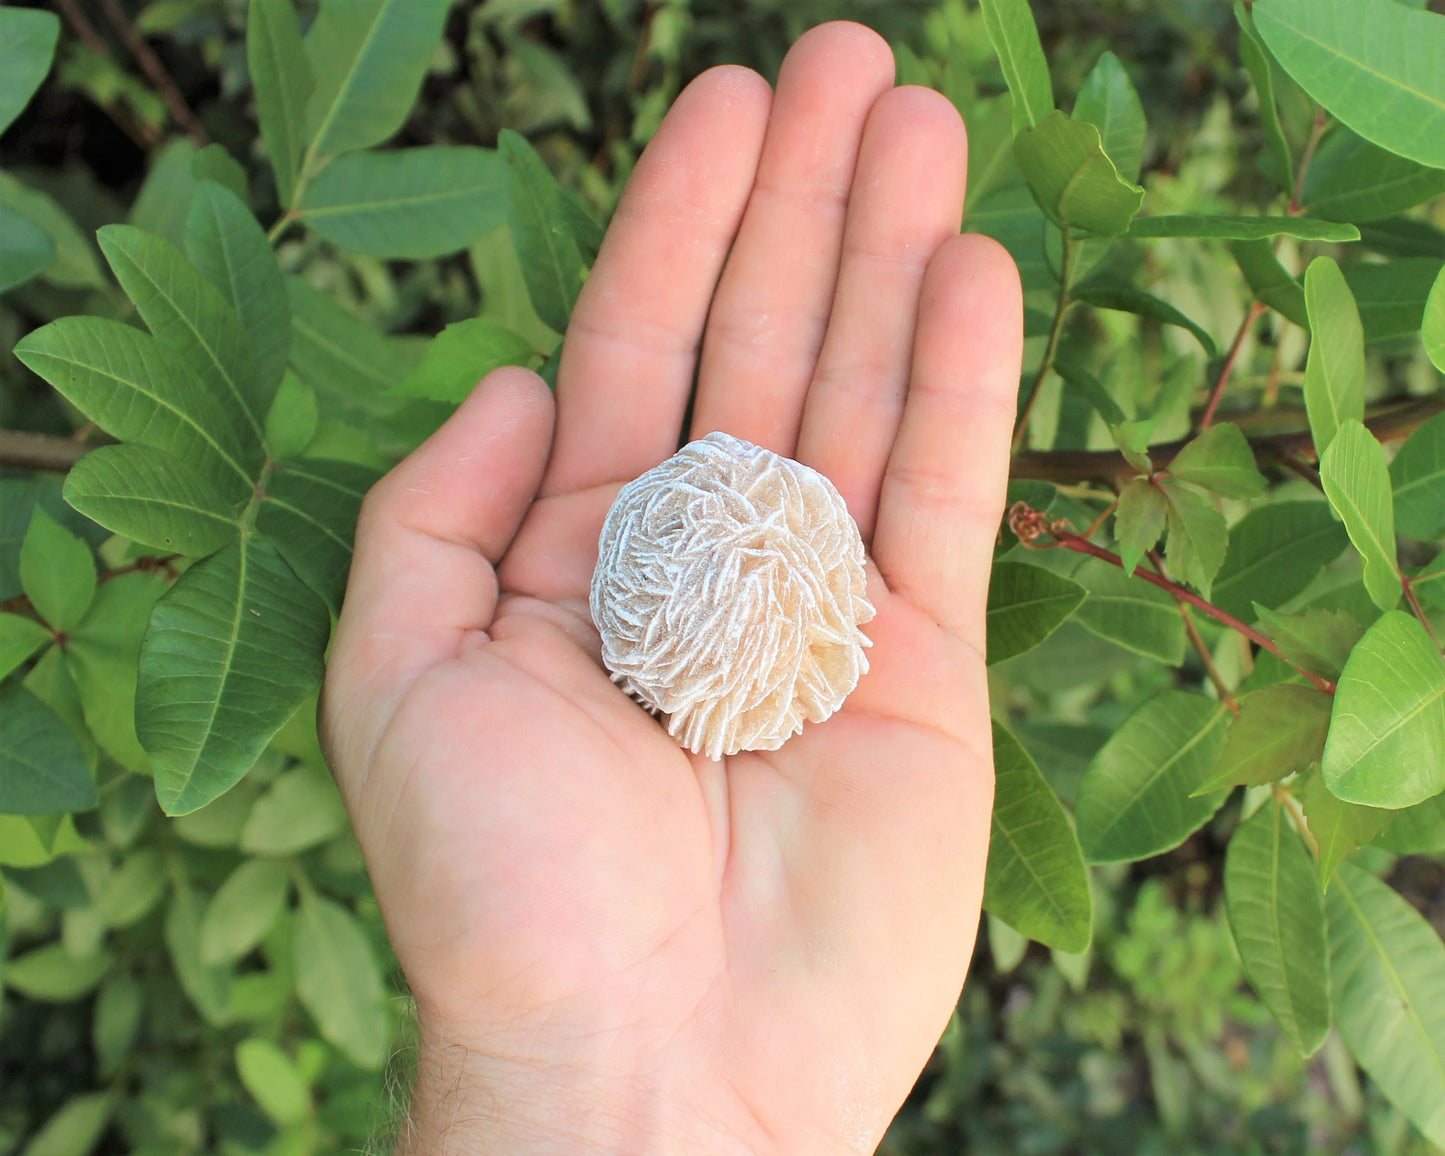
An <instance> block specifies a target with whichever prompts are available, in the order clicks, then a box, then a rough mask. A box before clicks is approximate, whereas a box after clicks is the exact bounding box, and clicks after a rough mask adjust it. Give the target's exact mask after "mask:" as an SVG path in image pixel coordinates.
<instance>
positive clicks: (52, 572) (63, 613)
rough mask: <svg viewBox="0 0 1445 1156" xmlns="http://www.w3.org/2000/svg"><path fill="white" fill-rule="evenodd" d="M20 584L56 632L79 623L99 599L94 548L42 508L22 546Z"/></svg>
mask: <svg viewBox="0 0 1445 1156" xmlns="http://www.w3.org/2000/svg"><path fill="white" fill-rule="evenodd" d="M20 584H21V585H22V586H23V587H24V588H25V593H26V595H27V596H28V597H29V599H30V604H31V605H32V606H33V607H35V612H36V613H37V614H39V615H40V617H41V618H43V619H45V621H46V622H48V623H49V624H50V626H51V627H52V628H53V629H55V630H69V629H70V628H71V627H72V626H74V625H75V624H76V623H78V622H79V621H80V620H81V619H82V618H83V617H85V611H86V608H87V607H88V606H89V605H90V600H91V599H92V598H93V597H95V558H94V557H93V556H92V555H91V553H90V547H89V546H87V545H86V544H85V543H84V542H82V541H81V540H80V539H79V538H77V537H76V536H75V535H74V534H72V533H71V532H70V531H69V530H67V529H65V528H64V527H63V526H61V525H60V524H59V523H58V522H56V521H55V519H54V518H52V517H51V516H50V515H49V514H47V513H46V512H45V511H44V510H43V509H41V508H40V507H39V506H36V507H35V513H34V514H33V515H32V516H31V518H30V529H29V530H28V531H26V534H25V543H24V545H22V546H21V547H20Z"/></svg>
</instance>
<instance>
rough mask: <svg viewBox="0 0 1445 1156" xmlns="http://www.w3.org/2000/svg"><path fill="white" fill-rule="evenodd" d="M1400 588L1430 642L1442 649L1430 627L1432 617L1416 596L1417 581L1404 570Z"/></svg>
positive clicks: (1432, 628)
mask: <svg viewBox="0 0 1445 1156" xmlns="http://www.w3.org/2000/svg"><path fill="white" fill-rule="evenodd" d="M1400 586H1401V587H1402V588H1403V589H1404V591H1405V599H1406V601H1408V602H1409V603H1410V609H1411V610H1413V611H1414V612H1415V617H1416V618H1418V619H1419V620H1420V625H1421V626H1423V627H1424V628H1425V633H1426V634H1428V635H1429V636H1430V641H1431V642H1433V643H1434V644H1435V649H1436V650H1439V649H1440V638H1439V636H1438V635H1437V634H1436V633H1435V628H1434V627H1433V626H1431V625H1430V616H1429V615H1428V614H1426V613H1425V608H1424V607H1423V606H1421V605H1420V599H1419V597H1418V596H1417V595H1416V594H1415V581H1414V579H1413V578H1411V577H1410V576H1409V575H1408V574H1406V573H1405V572H1404V571H1403V570H1402V571H1401V572H1400Z"/></svg>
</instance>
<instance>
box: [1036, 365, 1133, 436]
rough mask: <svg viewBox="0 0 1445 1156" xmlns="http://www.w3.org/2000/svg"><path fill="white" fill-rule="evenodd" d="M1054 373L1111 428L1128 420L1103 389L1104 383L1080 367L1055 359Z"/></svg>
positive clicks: (1117, 404) (1116, 403)
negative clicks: (1075, 391) (1076, 392)
mask: <svg viewBox="0 0 1445 1156" xmlns="http://www.w3.org/2000/svg"><path fill="white" fill-rule="evenodd" d="M1054 372H1055V373H1057V374H1058V375H1059V376H1060V377H1061V378H1063V380H1064V384H1065V385H1068V386H1070V387H1071V388H1073V389H1075V390H1077V391H1078V393H1079V394H1080V395H1081V396H1082V397H1083V398H1084V399H1085V400H1086V401H1087V402H1088V403H1089V405H1090V406H1091V407H1093V410H1094V412H1095V413H1097V414H1098V415H1099V416H1100V417H1101V418H1103V419H1104V421H1105V422H1106V423H1108V424H1109V425H1110V426H1111V427H1112V426H1117V425H1122V424H1123V423H1125V422H1127V421H1128V420H1129V419H1128V417H1127V416H1126V415H1125V413H1124V411H1123V410H1122V409H1120V408H1119V403H1118V402H1117V401H1115V400H1114V399H1113V398H1112V397H1110V396H1109V391H1108V390H1106V389H1105V388H1104V383H1103V382H1101V381H1100V380H1099V379H1098V378H1097V377H1095V376H1094V375H1093V374H1092V373H1090V372H1089V371H1088V370H1087V369H1085V368H1084V367H1083V366H1082V365H1079V364H1077V363H1076V362H1072V361H1068V360H1058V359H1055V361H1054Z"/></svg>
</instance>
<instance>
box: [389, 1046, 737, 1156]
mask: <svg viewBox="0 0 1445 1156" xmlns="http://www.w3.org/2000/svg"><path fill="white" fill-rule="evenodd" d="M762 1151H763V1149H762V1148H759V1147H757V1146H754V1145H751V1144H749V1143H746V1142H744V1141H742V1140H739V1139H737V1138H736V1137H733V1136H730V1135H728V1134H727V1133H726V1132H724V1131H721V1130H719V1129H717V1128H713V1127H711V1122H704V1121H703V1120H701V1119H699V1118H697V1117H695V1116H691V1115H689V1113H688V1111H687V1109H686V1108H685V1107H684V1106H683V1105H682V1104H681V1102H680V1101H679V1100H678V1099H676V1098H673V1097H671V1096H669V1094H668V1091H667V1089H666V1088H665V1087H659V1086H656V1085H655V1084H645V1083H643V1082H641V1081H639V1080H638V1079H637V1078H635V1077H634V1076H631V1075H619V1074H618V1073H617V1072H615V1071H612V1070H609V1068H608V1067H606V1066H604V1065H601V1064H599V1063H595V1062H591V1060H590V1059H589V1058H588V1057H585V1056H583V1055H581V1054H578V1055H576V1056H571V1057H569V1058H567V1059H562V1060H559V1059H556V1058H551V1059H547V1060H533V1059H527V1060H517V1059H512V1058H503V1057H501V1056H498V1055H496V1054H494V1052H493V1050H492V1049H490V1048H484V1047H479V1046H478V1045H477V1044H476V1043H475V1042H470V1043H464V1042H462V1041H461V1040H460V1039H459V1038H458V1037H457V1036H456V1035H455V1034H454V1033H445V1032H440V1031H436V1030H428V1029H427V1027H426V1026H425V1025H423V1028H422V1032H421V1041H420V1045H419V1048H418V1053H417V1075H416V1085H415V1088H414V1090H413V1092H412V1098H411V1104H410V1108H409V1110H408V1113H407V1121H406V1124H405V1125H404V1127H403V1131H402V1135H401V1136H400V1138H399V1140H398V1143H397V1147H396V1156H453V1154H456V1156H503V1154H505V1156H578V1154H579V1153H587V1154H588V1156H609V1154H613V1153H616V1154H617V1156H623V1154H626V1156H673V1154H677V1156H682V1154H683V1153H686V1154H688V1156H758V1154H759V1153H760V1152H762Z"/></svg>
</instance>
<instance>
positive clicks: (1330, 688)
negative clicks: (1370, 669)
mask: <svg viewBox="0 0 1445 1156" xmlns="http://www.w3.org/2000/svg"><path fill="white" fill-rule="evenodd" d="M1008 525H1009V529H1010V530H1012V531H1013V532H1014V534H1015V535H1017V536H1018V540H1019V541H1020V542H1022V543H1023V544H1024V545H1025V546H1026V547H1029V548H1031V549H1051V548H1053V547H1055V546H1062V547H1063V548H1064V549H1066V550H1074V551H1077V552H1078V553H1080V554H1089V555H1091V556H1092V557H1095V558H1099V559H1101V560H1102V561H1105V562H1108V563H1109V564H1110V565H1112V566H1118V567H1119V568H1120V569H1121V570H1122V569H1123V568H1124V560H1123V559H1122V558H1120V557H1119V555H1117V554H1115V553H1113V552H1112V551H1110V550H1105V549H1104V548H1103V547H1102V546H1096V545H1094V543H1093V542H1090V541H1089V540H1088V539H1087V538H1084V537H1082V536H1080V535H1079V534H1076V533H1075V532H1074V530H1073V527H1072V526H1070V525H1069V524H1068V523H1067V522H1065V521H1064V520H1063V519H1061V518H1050V517H1049V516H1048V515H1047V514H1045V513H1043V512H1042V511H1039V510H1035V509H1034V508H1033V507H1032V506H1030V505H1029V504H1028V503H1027V502H1015V503H1014V504H1013V505H1012V506H1010V507H1009V511H1008ZM1045 534H1046V535H1048V536H1049V537H1051V538H1053V539H1054V541H1053V542H1051V543H1044V544H1042V545H1039V544H1038V539H1039V538H1040V537H1041V536H1043V535H1045ZM1134 575H1135V577H1137V578H1142V579H1143V580H1144V581H1145V582H1149V583H1151V584H1153V585H1155V586H1157V587H1159V589H1161V590H1164V591H1166V592H1167V593H1169V594H1171V595H1173V597H1174V598H1175V599H1177V600H1178V601H1180V602H1187V603H1188V604H1189V605H1190V606H1193V607H1194V608H1195V609H1196V610H1201V611H1203V612H1204V613H1205V614H1207V615H1209V617H1211V618H1213V619H1214V620H1215V621H1216V622H1219V623H1221V624H1222V625H1224V626H1227V627H1229V628H1230V629H1231V630H1234V631H1237V632H1238V633H1240V634H1242V635H1244V636H1245V637H1246V638H1247V639H1249V640H1250V641H1251V642H1253V643H1254V644H1255V645H1257V646H1259V647H1261V648H1263V649H1264V650H1267V651H1269V652H1270V653H1271V654H1273V655H1274V656H1275V657H1276V658H1278V659H1279V660H1280V661H1281V662H1283V663H1285V664H1286V665H1288V666H1289V667H1290V668H1291V669H1293V670H1295V671H1297V672H1298V673H1299V674H1301V675H1303V676H1304V677H1305V678H1307V679H1308V680H1309V682H1310V684H1311V685H1312V686H1314V687H1315V689H1316V690H1320V691H1323V692H1324V693H1325V694H1334V693H1335V684H1334V683H1332V682H1330V680H1329V679H1327V678H1321V677H1320V676H1319V675H1318V674H1315V673H1314V672H1313V671H1309V670H1305V669H1304V668H1303V667H1300V666H1296V665H1295V664H1294V663H1292V662H1290V660H1289V659H1288V658H1286V657H1285V656H1284V655H1283V654H1281V653H1280V649H1279V647H1278V646H1276V645H1275V644H1274V642H1273V641H1272V640H1271V639H1270V638H1268V637H1266V636H1265V635H1263V634H1261V633H1260V632H1259V631H1258V630H1256V629H1255V628H1254V627H1253V626H1247V625H1245V624H1244V623H1243V622H1241V621H1240V620H1239V619H1238V618H1236V617H1234V615H1232V614H1230V613H1229V612H1228V611H1226V610H1221V609H1220V608H1219V607H1218V606H1215V605H1214V604H1213V603H1212V602H1209V601H1207V600H1205V599H1203V598H1201V597H1200V596H1199V595H1198V594H1196V593H1194V591H1192V590H1188V589H1186V588H1185V587H1183V586H1181V585H1179V583H1177V582H1173V581H1171V580H1170V579H1168V578H1166V577H1164V576H1163V575H1162V574H1156V573H1154V571H1152V570H1145V569H1144V568H1143V567H1136V568H1135V570H1134Z"/></svg>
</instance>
